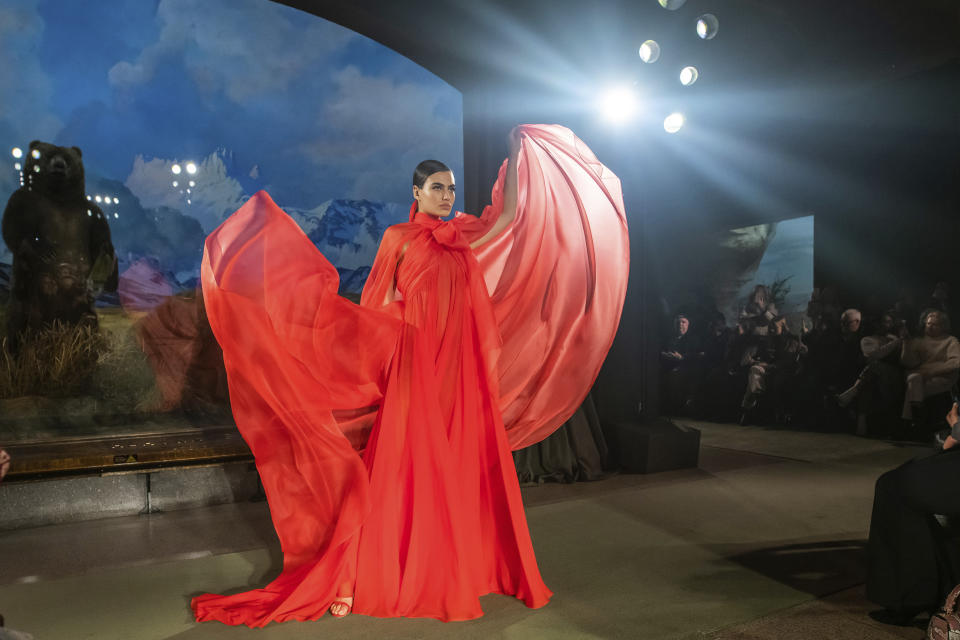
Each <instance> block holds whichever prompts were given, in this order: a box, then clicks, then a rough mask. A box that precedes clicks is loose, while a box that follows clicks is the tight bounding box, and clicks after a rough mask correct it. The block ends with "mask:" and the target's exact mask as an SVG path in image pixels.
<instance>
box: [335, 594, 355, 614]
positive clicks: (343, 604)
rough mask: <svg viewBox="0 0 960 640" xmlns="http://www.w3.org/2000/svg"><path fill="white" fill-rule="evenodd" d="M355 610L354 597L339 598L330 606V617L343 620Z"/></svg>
mask: <svg viewBox="0 0 960 640" xmlns="http://www.w3.org/2000/svg"><path fill="white" fill-rule="evenodd" d="M351 609H353V596H348V597H346V598H343V597H341V598H337V599H335V600H334V601H333V604H331V605H330V615H332V616H333V617H334V618H343V617H344V616H346V615H347V614H348V613H350V610H351Z"/></svg>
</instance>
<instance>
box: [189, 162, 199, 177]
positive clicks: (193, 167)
mask: <svg viewBox="0 0 960 640" xmlns="http://www.w3.org/2000/svg"><path fill="white" fill-rule="evenodd" d="M196 172H197V165H195V164H193V163H192V162H188V163H187V173H189V174H190V175H193V174H195V173H196Z"/></svg>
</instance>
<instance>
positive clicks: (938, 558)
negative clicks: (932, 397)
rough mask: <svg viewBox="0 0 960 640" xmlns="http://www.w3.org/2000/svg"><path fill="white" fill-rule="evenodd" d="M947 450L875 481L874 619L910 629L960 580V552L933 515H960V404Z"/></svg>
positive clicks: (870, 573) (870, 580) (870, 590)
mask: <svg viewBox="0 0 960 640" xmlns="http://www.w3.org/2000/svg"><path fill="white" fill-rule="evenodd" d="M947 424H949V425H950V426H951V428H952V433H951V435H950V437H948V438H947V439H946V441H945V442H944V443H943V451H942V452H941V453H937V454H934V455H928V456H926V457H921V458H917V459H915V460H911V461H910V462H907V463H906V464H904V465H902V466H900V467H898V468H897V469H894V470H892V471H888V472H886V473H884V474H883V475H882V476H880V478H879V479H878V480H877V484H876V489H875V490H874V494H873V515H872V516H871V518H870V541H869V543H868V546H867V558H868V565H867V599H868V600H870V601H871V602H874V603H876V604H879V605H881V606H882V607H884V608H883V610H880V611H876V612H872V613H871V614H870V615H871V617H873V618H874V619H875V620H880V621H881V622H886V623H888V624H898V625H906V624H910V621H911V620H912V619H913V618H914V617H916V616H917V615H918V614H920V613H922V612H929V611H935V610H937V609H938V608H939V607H940V606H941V605H942V604H943V600H944V598H945V597H946V595H947V594H948V593H949V592H950V591H951V590H952V589H953V587H954V586H955V585H956V584H957V583H958V582H960V557H958V556H960V554H958V553H957V550H956V549H955V548H954V547H955V545H956V542H955V541H953V540H951V539H949V537H948V536H947V535H945V532H944V530H943V528H942V527H941V526H940V525H939V524H938V523H937V521H936V519H935V518H934V515H946V516H960V447H958V446H956V445H957V439H958V438H960V426H958V415H957V405H956V404H954V405H953V408H952V409H951V410H950V413H949V414H947Z"/></svg>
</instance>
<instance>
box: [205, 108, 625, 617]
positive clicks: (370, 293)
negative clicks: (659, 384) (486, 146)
mask: <svg viewBox="0 0 960 640" xmlns="http://www.w3.org/2000/svg"><path fill="white" fill-rule="evenodd" d="M520 134H521V138H522V143H521V144H522V147H521V151H520V155H519V159H518V163H517V170H518V178H519V180H518V185H519V198H518V212H517V217H516V219H515V221H514V222H513V223H512V224H511V225H510V226H509V227H508V228H507V230H506V231H504V232H503V233H501V234H500V235H499V236H498V237H497V238H496V239H494V240H493V241H492V242H490V243H488V244H486V245H484V246H483V247H481V248H479V249H478V250H477V251H476V252H474V251H473V250H471V248H470V244H469V243H470V242H471V241H473V240H475V239H477V238H479V237H481V236H482V235H483V233H484V232H485V231H486V230H487V229H489V228H490V226H491V225H492V224H493V223H494V221H495V219H496V217H497V215H499V211H500V208H501V207H500V202H501V198H502V184H503V175H504V174H503V170H502V171H501V176H500V179H499V180H498V181H497V185H496V186H495V187H494V193H493V205H491V206H490V207H488V208H487V210H486V211H485V212H484V215H483V216H481V217H480V218H473V217H470V216H463V215H458V217H456V218H454V219H452V220H450V221H440V220H438V219H435V218H432V217H430V216H428V215H426V214H417V215H416V216H414V217H413V219H412V220H411V222H409V223H405V224H401V225H395V226H393V227H391V228H390V229H388V230H387V233H386V234H385V236H384V239H383V241H382V243H381V246H380V250H379V252H378V255H377V259H376V261H375V263H374V266H373V269H372V272H371V275H370V277H369V279H368V282H367V285H366V286H365V288H364V293H363V299H362V305H361V306H358V305H354V304H352V303H350V302H348V301H346V300H344V299H342V298H339V297H337V295H336V291H337V274H336V270H335V269H334V268H333V266H332V265H330V264H329V263H328V262H327V261H326V260H325V259H324V258H323V256H321V255H320V253H319V252H318V251H317V250H316V249H315V248H314V247H313V245H312V244H311V243H310V241H309V239H307V237H306V236H305V235H304V234H303V233H302V232H301V231H300V230H299V228H298V227H297V226H296V224H295V223H294V222H293V221H292V220H291V219H290V218H289V217H287V216H286V215H285V214H284V213H283V212H282V211H281V210H280V209H279V208H278V207H277V206H276V205H275V204H274V203H273V201H272V200H270V198H269V196H267V195H266V194H265V193H263V192H261V193H259V194H257V195H256V196H254V197H253V198H252V199H251V200H250V201H249V202H248V203H247V204H245V205H244V206H243V207H242V208H241V209H240V210H239V211H238V212H237V213H235V214H234V215H233V216H231V218H230V219H229V220H227V221H226V222H225V223H224V224H223V225H221V227H220V228H218V229H217V230H216V231H215V232H214V233H213V234H211V236H210V237H209V238H208V240H207V244H206V249H205V252H204V261H203V273H202V279H203V292H204V297H205V302H206V308H207V313H208V316H209V318H210V323H211V326H212V328H213V330H214V333H215V335H216V336H217V339H218V340H219V341H220V344H221V346H222V347H223V351H224V362H225V365H226V368H227V373H228V378H229V383H230V397H231V402H232V405H233V410H234V415H235V418H236V420H237V426H238V427H239V429H240V431H241V433H242V434H243V436H244V438H245V439H246V440H247V442H248V443H249V444H250V447H251V449H252V451H253V453H254V456H255V457H256V460H257V467H258V469H259V471H260V475H261V478H262V479H263V484H264V488H265V491H266V493H267V498H268V501H269V503H270V509H271V513H272V516H273V520H274V525H275V527H276V529H277V533H278V535H279V538H280V542H281V545H282V547H283V554H284V569H283V572H282V573H281V575H280V576H279V577H278V578H277V579H276V580H274V581H273V582H271V583H270V584H268V585H267V586H266V587H265V588H263V589H257V590H254V591H250V592H247V593H242V594H238V595H234V596H216V595H209V594H208V595H204V596H200V597H198V598H195V599H194V601H193V608H194V612H195V614H196V616H197V619H198V620H201V621H202V620H220V621H223V622H226V623H228V624H247V625H250V626H262V625H265V624H266V623H268V622H270V621H271V620H275V621H283V620H307V619H314V618H317V617H319V616H321V615H322V614H323V613H324V612H325V611H326V609H327V608H328V607H329V605H330V603H331V601H332V600H333V599H334V597H336V596H338V595H341V596H346V595H353V596H355V602H354V606H353V611H354V612H356V613H363V614H367V615H374V616H412V617H431V618H438V619H441V620H462V619H469V618H474V617H477V616H479V615H482V611H481V609H480V605H479V601H478V597H479V596H481V595H483V594H486V593H504V594H510V595H514V596H516V597H518V598H520V599H522V600H523V601H524V602H525V603H526V604H527V605H528V606H531V607H539V606H542V605H543V604H545V603H546V602H547V600H548V598H549V597H550V591H549V590H548V589H547V588H546V586H545V585H544V584H543V581H542V580H541V578H540V574H539V570H538V569H537V565H536V560H535V558H534V553H533V547H532V544H531V541H530V536H529V533H528V530H527V525H526V519H525V516H524V512H523V505H522V502H521V499H520V491H519V486H518V484H517V479H516V473H515V471H514V466H513V461H512V458H511V456H510V448H511V445H512V446H514V447H520V446H525V445H526V444H529V443H531V442H535V441H537V440H539V439H542V438H543V437H545V436H546V435H549V433H550V432H551V431H552V430H553V429H555V428H556V427H557V426H558V425H559V424H561V423H562V422H563V421H564V420H565V419H566V418H567V417H569V415H570V414H571V413H572V412H573V411H574V410H575V409H576V406H577V405H579V403H580V402H581V401H582V399H583V396H584V395H585V394H586V392H587V390H588V389H589V386H590V384H592V382H593V380H594V378H595V376H596V373H597V371H598V369H599V367H600V364H601V362H602V360H603V357H604V356H605V354H606V352H607V350H608V349H609V346H610V343H611V341H612V339H613V334H614V332H615V330H616V325H617V322H618V320H619V315H620V310H621V308H622V304H623V295H624V291H625V287H626V273H627V257H628V248H627V234H626V221H625V217H624V214H623V208H622V200H621V196H620V191H619V182H618V181H617V179H616V177H615V176H613V175H612V174H611V173H610V172H609V171H608V170H607V169H606V168H604V167H603V166H602V165H600V164H599V162H597V160H596V158H594V157H593V155H592V154H591V153H590V151H589V150H588V149H586V147H585V146H584V145H583V143H582V142H580V141H579V140H578V139H577V138H576V137H575V136H573V134H572V133H571V132H569V131H568V130H566V129H563V128H562V127H556V126H544V125H530V126H525V127H522V128H521V129H520ZM394 283H395V285H396V288H395V290H394ZM502 416H503V417H502ZM504 419H506V420H507V424H506V425H504ZM358 451H362V457H361V455H358Z"/></svg>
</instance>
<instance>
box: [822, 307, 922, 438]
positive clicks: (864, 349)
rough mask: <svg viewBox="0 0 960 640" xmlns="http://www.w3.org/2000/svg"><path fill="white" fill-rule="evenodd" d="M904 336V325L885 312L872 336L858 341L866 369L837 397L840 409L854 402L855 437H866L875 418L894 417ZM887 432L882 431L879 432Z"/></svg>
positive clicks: (900, 383)
mask: <svg viewBox="0 0 960 640" xmlns="http://www.w3.org/2000/svg"><path fill="white" fill-rule="evenodd" d="M908 336H909V333H908V332H907V328H906V323H905V322H904V321H903V320H901V319H899V318H896V317H895V316H894V313H893V311H888V312H886V313H884V314H883V315H882V316H881V317H880V322H879V324H877V326H876V329H875V330H874V332H873V334H872V335H869V336H866V337H864V338H863V339H862V340H860V351H861V353H862V354H863V357H864V358H865V359H866V361H867V365H866V366H865V367H864V368H863V370H862V371H861V372H860V375H859V376H858V377H857V380H856V382H854V383H853V386H851V387H850V388H849V389H847V390H846V391H843V392H842V393H840V394H838V395H837V403H838V404H839V405H840V406H841V407H846V406H848V405H849V404H850V403H851V402H853V400H854V399H856V400H857V404H856V407H857V434H858V435H867V433H868V432H869V431H870V422H871V421H872V420H873V419H874V418H875V417H877V418H879V419H881V420H882V417H883V416H888V415H896V412H895V409H896V408H899V405H900V398H901V397H903V370H902V368H901V367H900V352H901V350H902V348H903V341H904V340H905V339H906V338H907V337H908ZM888 426H889V425H888ZM891 430H892V429H890V428H884V429H882V431H883V432H889V431H891Z"/></svg>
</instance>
